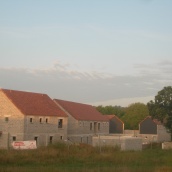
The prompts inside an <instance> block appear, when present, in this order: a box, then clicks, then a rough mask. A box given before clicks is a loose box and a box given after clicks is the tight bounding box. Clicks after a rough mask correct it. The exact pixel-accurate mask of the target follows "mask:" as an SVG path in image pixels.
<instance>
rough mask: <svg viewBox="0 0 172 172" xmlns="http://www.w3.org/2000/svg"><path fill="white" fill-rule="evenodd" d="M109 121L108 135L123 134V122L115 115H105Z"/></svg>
mask: <svg viewBox="0 0 172 172" xmlns="http://www.w3.org/2000/svg"><path fill="white" fill-rule="evenodd" d="M106 116H107V118H108V119H109V133H110V134H123V133H124V122H123V121H122V120H121V119H119V118H118V117H117V116H116V115H106Z"/></svg>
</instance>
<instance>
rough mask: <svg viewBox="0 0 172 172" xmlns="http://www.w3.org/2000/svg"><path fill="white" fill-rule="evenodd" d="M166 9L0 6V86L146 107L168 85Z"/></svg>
mask: <svg viewBox="0 0 172 172" xmlns="http://www.w3.org/2000/svg"><path fill="white" fill-rule="evenodd" d="M171 9H172V1H171V0H164V1H162V0H49V1H48V0H29V1H23V0H15V1H13V0H0V60H1V62H0V87H1V88H8V89H17V90H25V91H33V92H43V93H47V94H48V95H50V96H51V97H52V98H59V99H66V100H71V101H77V102H82V103H90V104H93V105H98V104H103V105H121V106H127V105H129V104H130V103H135V102H144V103H146V102H147V101H149V100H151V99H152V98H154V96H155V95H156V94H157V92H158V91H159V90H161V89H162V88H163V87H164V86H168V85H170V84H171V80H172V79H171V74H172V60H171V55H172V48H171V47H172V20H171V17H172V10H171Z"/></svg>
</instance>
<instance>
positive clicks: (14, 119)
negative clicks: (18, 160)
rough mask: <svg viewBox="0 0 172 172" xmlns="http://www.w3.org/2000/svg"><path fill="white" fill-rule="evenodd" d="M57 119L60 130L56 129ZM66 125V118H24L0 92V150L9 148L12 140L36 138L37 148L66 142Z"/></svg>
mask: <svg viewBox="0 0 172 172" xmlns="http://www.w3.org/2000/svg"><path fill="white" fill-rule="evenodd" d="M30 118H32V122H30ZM40 118H41V122H40ZM7 119H8V120H7ZM47 119H48V120H47ZM59 119H62V120H63V126H62V128H59V127H58V120H59ZM46 120H47V122H46ZM67 123H68V118H67V117H65V118H64V117H55V116H46V117H45V116H26V115H24V114H22V113H21V111H20V110H19V109H17V108H16V106H15V105H14V104H13V103H12V102H11V101H10V100H9V99H8V98H7V97H6V95H5V94H4V93H3V92H2V91H0V148H5V149H6V148H9V147H10V146H11V143H12V141H14V139H15V140H16V141H24V140H34V139H35V138H36V137H37V146H41V145H48V144H49V143H50V142H52V143H54V142H57V141H61V140H66V139H67Z"/></svg>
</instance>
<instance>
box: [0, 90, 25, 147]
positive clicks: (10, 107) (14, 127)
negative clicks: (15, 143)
mask: <svg viewBox="0 0 172 172" xmlns="http://www.w3.org/2000/svg"><path fill="white" fill-rule="evenodd" d="M23 131H24V115H23V114H22V113H21V112H20V110H18V109H17V108H16V107H15V106H14V104H13V103H12V102H11V101H10V100H9V99H8V98H7V97H6V95H5V94H4V93H3V92H2V91H1V90H0V132H1V134H0V148H8V147H9V146H10V144H11V141H12V139H13V137H18V138H19V139H21V140H23V138H24V136H23Z"/></svg>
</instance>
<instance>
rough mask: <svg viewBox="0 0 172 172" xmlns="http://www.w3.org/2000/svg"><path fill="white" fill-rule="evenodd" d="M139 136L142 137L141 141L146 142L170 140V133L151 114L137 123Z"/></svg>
mask: <svg viewBox="0 0 172 172" xmlns="http://www.w3.org/2000/svg"><path fill="white" fill-rule="evenodd" d="M139 136H141V137H142V138H143V140H144V141H143V142H148V143H149V142H164V141H171V134H170V133H168V132H167V129H166V128H165V126H164V125H163V124H162V123H161V122H160V121H158V120H157V119H152V118H151V116H148V117H146V118H145V119H144V120H143V121H141V122H140V123H139Z"/></svg>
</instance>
